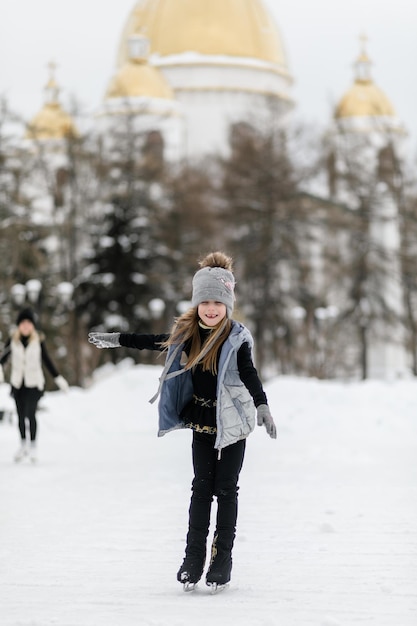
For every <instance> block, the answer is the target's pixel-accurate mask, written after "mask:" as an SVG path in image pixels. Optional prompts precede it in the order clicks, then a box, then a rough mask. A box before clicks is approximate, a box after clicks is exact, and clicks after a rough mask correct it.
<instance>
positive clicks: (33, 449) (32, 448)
mask: <svg viewBox="0 0 417 626" xmlns="http://www.w3.org/2000/svg"><path fill="white" fill-rule="evenodd" d="M29 458H30V460H31V461H32V463H36V462H37V460H38V454H37V449H36V445H35V444H34V443H32V444H31V446H30V451H29Z"/></svg>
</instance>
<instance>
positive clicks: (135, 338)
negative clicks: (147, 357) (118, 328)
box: [119, 333, 169, 352]
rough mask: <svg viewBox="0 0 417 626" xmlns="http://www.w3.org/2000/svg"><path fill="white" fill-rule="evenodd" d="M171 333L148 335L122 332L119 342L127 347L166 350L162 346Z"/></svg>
mask: <svg viewBox="0 0 417 626" xmlns="http://www.w3.org/2000/svg"><path fill="white" fill-rule="evenodd" d="M168 338H169V334H162V335H146V334H136V333H120V337H119V343H120V345H121V346H124V347H125V348H137V349H138V350H159V352H163V351H164V350H165V348H164V347H162V344H163V343H164V341H167V339H168Z"/></svg>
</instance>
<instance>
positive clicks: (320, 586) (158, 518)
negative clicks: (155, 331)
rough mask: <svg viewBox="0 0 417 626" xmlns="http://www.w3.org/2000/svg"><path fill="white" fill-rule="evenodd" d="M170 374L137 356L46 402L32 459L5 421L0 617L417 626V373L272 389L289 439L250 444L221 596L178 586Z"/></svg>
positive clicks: (73, 622)
mask: <svg viewBox="0 0 417 626" xmlns="http://www.w3.org/2000/svg"><path fill="white" fill-rule="evenodd" d="M158 374H159V368H155V367H151V366H147V367H145V366H134V365H132V364H131V363H130V361H125V362H123V363H122V364H120V365H119V366H118V367H117V368H114V369H113V368H110V369H105V370H102V371H101V376H100V378H99V379H98V380H97V381H96V382H95V383H94V385H93V386H92V387H91V388H90V389H88V390H82V389H78V388H72V389H70V391H69V393H67V394H64V393H62V392H54V393H49V394H46V395H45V397H44V398H43V399H42V401H41V403H42V411H39V414H38V417H39V419H38V421H39V462H38V464H37V465H35V466H33V465H30V463H29V462H25V463H23V464H20V465H17V464H15V463H13V461H12V458H13V455H14V453H15V452H16V450H17V447H18V431H17V427H16V423H15V418H13V419H14V423H13V424H11V423H9V422H8V421H4V420H3V422H0V624H1V626H190V625H196V626H214V625H216V626H226V625H227V626H229V625H230V624H236V625H239V626H354V625H356V624H357V625H360V626H362V625H374V626H417V381H404V382H398V383H392V384H388V383H385V384H383V383H379V382H366V383H352V384H342V383H336V382H319V381H315V380H305V379H294V378H278V379H276V380H274V381H271V382H270V383H269V384H267V385H266V386H265V387H266V390H267V393H268V397H269V402H270V405H271V407H272V412H273V415H274V416H275V419H276V422H277V425H278V439H277V440H276V441H273V440H271V439H269V437H267V435H266V433H265V431H264V430H263V429H260V428H257V429H256V431H255V432H254V434H252V435H251V436H250V438H249V440H248V446H247V453H246V460H245V464H244V467H243V470H242V474H241V481H240V487H241V489H240V495H239V498H240V503H239V507H240V508H239V523H238V536H237V539H236V544H235V550H234V567H233V572H232V582H231V585H230V587H229V588H228V589H227V590H226V591H224V592H222V593H220V594H218V595H215V596H211V595H210V594H209V592H208V590H207V588H206V587H205V585H204V584H203V583H200V585H199V587H198V589H197V591H196V592H194V593H189V594H185V593H184V592H183V591H182V588H181V586H180V585H179V583H177V581H176V571H177V569H178V567H179V565H180V563H181V561H182V558H183V551H184V540H185V533H186V524H187V510H188V503H189V497H190V484H191V479H192V472H191V457H190V438H191V433H190V432H189V431H178V432H174V433H172V434H169V435H167V436H166V437H163V438H162V439H158V438H157V437H156V408H155V406H151V405H150V404H149V403H148V399H149V397H150V396H152V395H153V393H154V391H155V390H156V387H157V379H158ZM7 394H8V386H7V385H1V386H0V407H3V408H4V406H6V405H8V404H10V403H11V400H10V398H9V397H8V395H7Z"/></svg>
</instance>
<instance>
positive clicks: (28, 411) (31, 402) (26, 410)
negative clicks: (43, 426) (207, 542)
mask: <svg viewBox="0 0 417 626" xmlns="http://www.w3.org/2000/svg"><path fill="white" fill-rule="evenodd" d="M41 396H42V391H40V390H39V389H37V388H36V387H24V386H23V387H21V388H20V389H16V388H13V397H14V399H15V402H16V409H17V415H18V418H19V431H20V436H21V438H22V440H25V439H26V420H28V421H29V429H30V440H31V441H35V440H36V431H37V423H36V409H37V408H38V402H39V400H40V398H41Z"/></svg>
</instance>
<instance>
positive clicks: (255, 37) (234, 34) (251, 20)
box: [118, 0, 286, 66]
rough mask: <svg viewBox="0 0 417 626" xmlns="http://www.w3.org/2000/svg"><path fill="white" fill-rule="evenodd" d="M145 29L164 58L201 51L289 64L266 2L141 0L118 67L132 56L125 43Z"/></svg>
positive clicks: (126, 33)
mask: <svg viewBox="0 0 417 626" xmlns="http://www.w3.org/2000/svg"><path fill="white" fill-rule="evenodd" d="M135 33H141V34H143V35H144V36H145V37H147V38H148V39H149V41H150V45H151V53H152V54H158V55H160V56H168V55H175V54H181V53H183V52H197V53H200V54H205V55H225V56H236V57H249V58H254V59H259V60H262V61H267V62H270V63H274V64H279V65H282V66H286V59H285V54H284V50H283V45H282V42H281V39H280V36H279V33H278V29H277V26H276V24H275V23H274V21H273V19H272V18H271V16H270V15H269V13H268V11H267V10H266V8H265V6H264V4H263V2H262V0H245V2H240V1H238V2H236V0H139V2H138V3H137V4H136V6H135V7H134V9H133V10H132V12H131V14H130V16H129V18H128V20H127V23H126V26H125V28H124V31H123V34H122V40H121V43H120V48H119V56H118V65H119V66H120V65H123V64H124V63H125V62H126V61H127V59H128V50H127V45H126V42H127V40H128V38H129V36H130V35H132V34H135Z"/></svg>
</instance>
